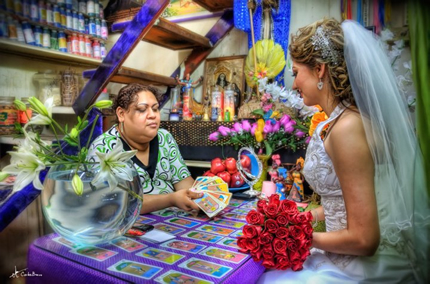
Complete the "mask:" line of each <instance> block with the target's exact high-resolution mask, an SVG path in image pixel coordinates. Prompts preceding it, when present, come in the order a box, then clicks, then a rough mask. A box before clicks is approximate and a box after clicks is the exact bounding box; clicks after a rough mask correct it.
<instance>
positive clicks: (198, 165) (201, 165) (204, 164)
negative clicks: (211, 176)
mask: <svg viewBox="0 0 430 284" xmlns="http://www.w3.org/2000/svg"><path fill="white" fill-rule="evenodd" d="M184 161H185V165H187V167H194V168H210V167H211V162H207V161H193V160H184Z"/></svg>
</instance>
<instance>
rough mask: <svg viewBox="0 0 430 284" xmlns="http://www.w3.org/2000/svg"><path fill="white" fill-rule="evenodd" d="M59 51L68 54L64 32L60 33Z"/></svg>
mask: <svg viewBox="0 0 430 284" xmlns="http://www.w3.org/2000/svg"><path fill="white" fill-rule="evenodd" d="M58 50H59V51H61V52H67V40H66V34H65V33H64V32H63V31H59V32H58Z"/></svg>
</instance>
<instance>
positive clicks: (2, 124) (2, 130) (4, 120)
mask: <svg viewBox="0 0 430 284" xmlns="http://www.w3.org/2000/svg"><path fill="white" fill-rule="evenodd" d="M14 100H15V97H0V135H9V134H14V133H16V130H15V122H18V112H17V110H16V109H15V107H14V106H13V101H14Z"/></svg>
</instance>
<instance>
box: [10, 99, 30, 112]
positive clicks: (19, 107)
mask: <svg viewBox="0 0 430 284" xmlns="http://www.w3.org/2000/svg"><path fill="white" fill-rule="evenodd" d="M13 105H14V106H15V108H16V109H17V110H20V111H26V110H27V106H26V105H25V103H23V102H22V101H21V100H14V101H13Z"/></svg>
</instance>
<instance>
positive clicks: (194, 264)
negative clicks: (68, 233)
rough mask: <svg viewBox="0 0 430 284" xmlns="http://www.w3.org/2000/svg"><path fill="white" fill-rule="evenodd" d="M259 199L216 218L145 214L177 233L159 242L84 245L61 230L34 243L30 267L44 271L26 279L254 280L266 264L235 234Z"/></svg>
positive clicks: (233, 204)
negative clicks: (64, 236)
mask: <svg viewBox="0 0 430 284" xmlns="http://www.w3.org/2000/svg"><path fill="white" fill-rule="evenodd" d="M255 204H256V201H255V200H254V201H245V200H237V199H232V200H231V201H230V205H229V206H228V207H227V208H226V209H224V211H223V212H221V213H220V215H219V216H217V217H216V218H215V219H212V220H209V218H207V217H205V216H203V217H201V216H200V215H199V216H198V217H193V216H191V215H189V214H188V213H186V212H182V211H180V210H178V209H175V208H168V209H165V210H161V211H157V212H154V213H152V214H147V215H141V216H140V217H139V218H138V220H137V223H142V224H151V225H154V226H155V228H157V229H159V230H164V231H169V232H170V233H171V234H174V235H175V236H176V238H174V239H172V240H169V241H166V242H163V243H159V244H154V243H151V242H149V241H146V240H144V239H142V238H126V237H122V238H119V239H116V240H114V241H112V242H111V243H109V244H104V245H97V246H92V247H88V246H87V247H82V246H78V245H76V244H73V243H70V242H68V241H66V240H64V239H62V238H61V237H59V236H58V235H57V234H51V235H48V236H44V237H42V238H39V239H37V240H36V241H34V243H33V244H32V245H31V246H30V249H29V255H28V270H27V271H28V272H30V273H31V272H34V273H36V274H41V275H42V276H41V277H27V279H26V280H27V283H70V282H73V283H80V282H81V281H84V282H86V283H100V282H102V283H199V284H207V283H254V282H255V281H257V280H258V278H259V277H260V275H261V274H262V273H263V272H264V267H263V266H262V265H261V264H259V263H255V262H254V261H253V260H252V258H251V257H250V256H249V255H248V254H243V253H240V252H238V249H237V239H236V237H237V236H239V235H240V234H241V231H242V227H243V226H244V225H245V224H246V221H245V217H246V214H247V212H248V211H249V210H250V209H251V208H254V207H255ZM71 218H73V217H72V216H71ZM114 243H115V244H117V245H115V244H114ZM118 245H121V246H118ZM94 247H96V248H94ZM90 255H91V256H90ZM137 274H138V275H137ZM60 281H61V282H60Z"/></svg>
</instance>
